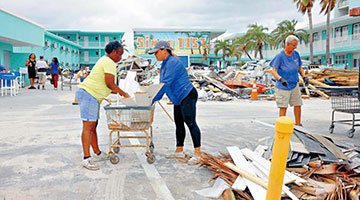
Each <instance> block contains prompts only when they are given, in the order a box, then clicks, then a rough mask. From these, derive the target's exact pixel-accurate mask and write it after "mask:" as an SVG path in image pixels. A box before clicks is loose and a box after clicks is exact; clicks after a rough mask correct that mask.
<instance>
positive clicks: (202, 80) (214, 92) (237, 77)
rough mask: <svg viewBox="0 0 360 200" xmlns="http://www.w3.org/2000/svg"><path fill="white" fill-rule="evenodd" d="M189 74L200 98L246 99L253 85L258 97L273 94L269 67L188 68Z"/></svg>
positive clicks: (272, 81)
mask: <svg viewBox="0 0 360 200" xmlns="http://www.w3.org/2000/svg"><path fill="white" fill-rule="evenodd" d="M246 66H247V65H246ZM189 75H190V80H191V81H192V82H193V84H194V86H195V87H196V88H197V89H198V90H199V91H200V92H201V95H199V97H201V98H199V99H201V100H217V101H229V100H233V99H236V98H241V99H248V98H250V95H251V92H252V90H253V87H255V88H256V92H257V93H258V94H259V98H269V96H271V95H273V94H274V85H275V79H274V78H273V76H272V75H271V73H270V69H269V67H264V66H261V65H257V66H255V67H242V68H234V67H229V68H228V69H227V70H226V71H224V72H220V73H216V72H215V71H210V70H190V71H189ZM254 82H255V85H254Z"/></svg>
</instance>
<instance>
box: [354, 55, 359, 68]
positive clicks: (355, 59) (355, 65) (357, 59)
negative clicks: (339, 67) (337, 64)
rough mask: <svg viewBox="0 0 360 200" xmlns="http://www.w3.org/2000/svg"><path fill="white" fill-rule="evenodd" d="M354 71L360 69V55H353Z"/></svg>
mask: <svg viewBox="0 0 360 200" xmlns="http://www.w3.org/2000/svg"><path fill="white" fill-rule="evenodd" d="M353 58H354V59H353V62H354V63H353V64H354V66H353V69H359V68H360V53H358V54H353Z"/></svg>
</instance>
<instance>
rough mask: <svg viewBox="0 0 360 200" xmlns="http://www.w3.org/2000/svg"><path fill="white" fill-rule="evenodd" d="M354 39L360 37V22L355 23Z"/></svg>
mask: <svg viewBox="0 0 360 200" xmlns="http://www.w3.org/2000/svg"><path fill="white" fill-rule="evenodd" d="M352 34H353V39H356V40H359V39H360V23H356V24H353V32H352Z"/></svg>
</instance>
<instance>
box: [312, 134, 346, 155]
mask: <svg viewBox="0 0 360 200" xmlns="http://www.w3.org/2000/svg"><path fill="white" fill-rule="evenodd" d="M312 137H314V138H315V139H316V140H317V141H319V142H320V143H321V144H322V145H324V146H325V148H327V149H328V150H329V151H330V152H331V153H332V154H334V155H335V156H336V157H337V158H338V159H343V160H349V158H348V157H347V156H346V155H345V154H344V153H343V152H342V151H341V150H340V149H339V148H338V147H337V146H336V145H335V144H334V143H332V142H330V141H329V140H327V139H325V138H324V137H322V136H320V135H316V134H313V135H312Z"/></svg>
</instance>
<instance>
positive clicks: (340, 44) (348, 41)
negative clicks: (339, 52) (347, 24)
mask: <svg viewBox="0 0 360 200" xmlns="http://www.w3.org/2000/svg"><path fill="white" fill-rule="evenodd" d="M313 44H314V53H315V52H319V51H326V40H320V41H315V42H314V43H313ZM354 46H359V47H360V35H352V36H344V37H338V38H335V40H334V38H331V39H330V49H338V48H348V47H354ZM297 51H298V52H299V53H300V54H302V53H309V51H310V50H309V44H306V45H305V44H301V45H299V46H298V47H297Z"/></svg>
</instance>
